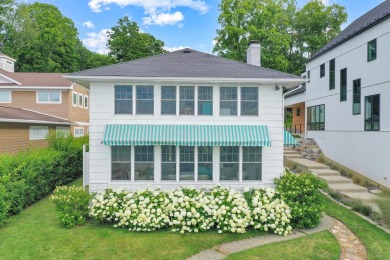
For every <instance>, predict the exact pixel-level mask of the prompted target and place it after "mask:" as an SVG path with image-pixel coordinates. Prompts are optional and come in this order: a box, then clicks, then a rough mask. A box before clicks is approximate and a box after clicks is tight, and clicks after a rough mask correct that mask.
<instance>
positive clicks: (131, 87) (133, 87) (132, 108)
mask: <svg viewBox="0 0 390 260" xmlns="http://www.w3.org/2000/svg"><path fill="white" fill-rule="evenodd" d="M117 87H130V89H131V98H130V99H123V98H119V99H117V98H116V90H117ZM134 89H135V85H123V84H122V85H114V97H113V98H114V115H115V116H118V115H125V116H133V115H134V110H135V100H134V93H135V91H134ZM117 100H118V101H123V100H125V101H130V100H131V106H130V107H131V113H118V112H117V111H116V101H117Z"/></svg>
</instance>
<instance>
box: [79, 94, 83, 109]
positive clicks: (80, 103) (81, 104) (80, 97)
mask: <svg viewBox="0 0 390 260" xmlns="http://www.w3.org/2000/svg"><path fill="white" fill-rule="evenodd" d="M83 107H84V96H83V94H80V93H79V108H83Z"/></svg>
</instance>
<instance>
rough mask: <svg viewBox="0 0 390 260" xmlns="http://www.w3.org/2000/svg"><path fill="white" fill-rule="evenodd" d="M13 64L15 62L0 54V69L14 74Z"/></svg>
mask: <svg viewBox="0 0 390 260" xmlns="http://www.w3.org/2000/svg"><path fill="white" fill-rule="evenodd" d="M15 62H16V60H14V59H12V58H11V57H8V56H7V55H5V54H3V53H1V52H0V69H3V70H5V71H8V72H15Z"/></svg>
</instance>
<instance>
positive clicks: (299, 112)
mask: <svg viewBox="0 0 390 260" xmlns="http://www.w3.org/2000/svg"><path fill="white" fill-rule="evenodd" d="M297 116H301V108H299V107H297Z"/></svg>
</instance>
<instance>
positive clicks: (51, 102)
mask: <svg viewBox="0 0 390 260" xmlns="http://www.w3.org/2000/svg"><path fill="white" fill-rule="evenodd" d="M40 92H49V96H48V97H49V100H50V96H51V94H50V93H52V92H59V100H58V101H40V100H39V93H40ZM36 103H37V104H62V91H61V90H37V91H36Z"/></svg>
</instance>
